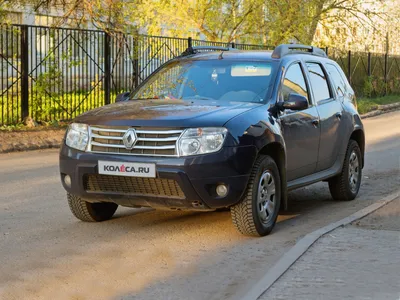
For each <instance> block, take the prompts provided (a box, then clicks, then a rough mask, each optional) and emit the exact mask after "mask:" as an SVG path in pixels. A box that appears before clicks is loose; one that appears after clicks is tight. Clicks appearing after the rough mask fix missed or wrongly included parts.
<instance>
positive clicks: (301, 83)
mask: <svg viewBox="0 0 400 300" xmlns="http://www.w3.org/2000/svg"><path fill="white" fill-rule="evenodd" d="M290 93H295V94H300V95H302V96H304V97H306V98H307V99H308V93H307V85H306V81H305V79H304V75H303V72H302V70H301V67H300V65H299V64H298V63H296V64H293V65H291V66H290V67H289V69H288V70H287V72H286V74H285V79H284V81H283V87H282V97H283V100H284V101H287V100H288V99H289V94H290Z"/></svg>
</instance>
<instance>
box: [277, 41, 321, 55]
mask: <svg viewBox="0 0 400 300" xmlns="http://www.w3.org/2000/svg"><path fill="white" fill-rule="evenodd" d="M289 54H311V55H316V56H321V57H327V55H326V53H325V52H324V51H323V50H322V49H320V48H318V47H313V46H307V45H300V44H282V45H279V46H278V47H276V48H275V49H274V52H272V58H282V57H284V56H286V55H289Z"/></svg>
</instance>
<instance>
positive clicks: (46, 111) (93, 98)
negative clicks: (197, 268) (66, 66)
mask: <svg viewBox="0 0 400 300" xmlns="http://www.w3.org/2000/svg"><path fill="white" fill-rule="evenodd" d="M115 97H116V94H115V93H112V94H111V96H110V99H111V102H114V99H115ZM29 100H30V101H31V103H30V106H29V111H30V114H31V117H32V118H33V119H34V120H35V121H44V122H46V123H52V122H55V121H60V120H71V119H73V118H74V117H76V116H78V115H80V114H81V113H83V112H86V111H88V110H91V109H93V108H96V107H99V106H102V105H103V103H104V92H103V91H98V92H92V93H90V94H89V95H87V94H86V93H64V94H61V95H57V94H53V95H52V97H50V96H49V95H47V94H46V95H37V96H36V95H35V94H32V96H31V97H30V98H29ZM20 101H21V95H14V96H13V95H9V96H8V97H6V96H3V97H0V125H2V124H3V125H4V126H2V128H1V129H4V127H8V126H11V127H12V126H16V127H18V125H19V124H20V122H21V121H22V120H21V111H20V110H21V103H20Z"/></svg>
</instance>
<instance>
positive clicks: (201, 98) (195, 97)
mask: <svg viewBox="0 0 400 300" xmlns="http://www.w3.org/2000/svg"><path fill="white" fill-rule="evenodd" d="M182 99H183V100H215V99H214V98H211V97H205V96H190V97H183V98H182Z"/></svg>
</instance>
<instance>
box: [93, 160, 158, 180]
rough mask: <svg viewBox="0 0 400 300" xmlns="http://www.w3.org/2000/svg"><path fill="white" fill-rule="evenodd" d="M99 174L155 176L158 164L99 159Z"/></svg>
mask: <svg viewBox="0 0 400 300" xmlns="http://www.w3.org/2000/svg"><path fill="white" fill-rule="evenodd" d="M99 174H104V175H117V176H132V177H151V178H155V177H156V165H155V164H147V163H129V162H115V161H99Z"/></svg>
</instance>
